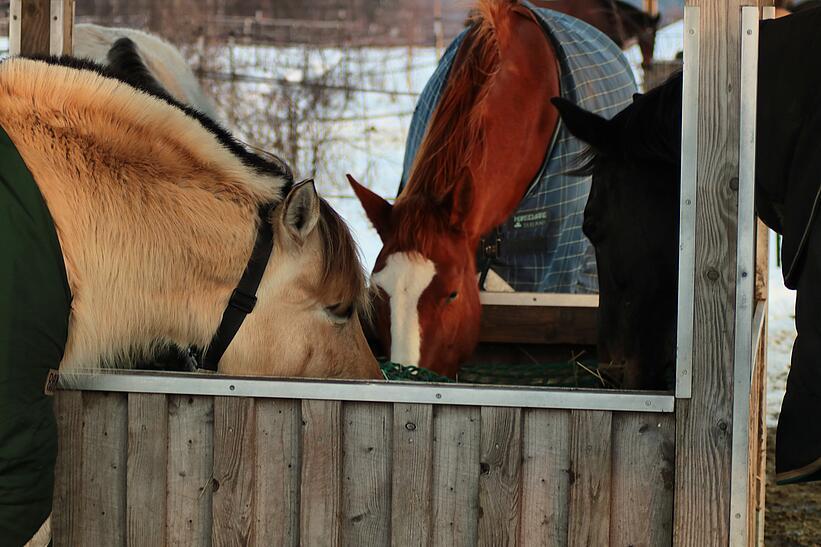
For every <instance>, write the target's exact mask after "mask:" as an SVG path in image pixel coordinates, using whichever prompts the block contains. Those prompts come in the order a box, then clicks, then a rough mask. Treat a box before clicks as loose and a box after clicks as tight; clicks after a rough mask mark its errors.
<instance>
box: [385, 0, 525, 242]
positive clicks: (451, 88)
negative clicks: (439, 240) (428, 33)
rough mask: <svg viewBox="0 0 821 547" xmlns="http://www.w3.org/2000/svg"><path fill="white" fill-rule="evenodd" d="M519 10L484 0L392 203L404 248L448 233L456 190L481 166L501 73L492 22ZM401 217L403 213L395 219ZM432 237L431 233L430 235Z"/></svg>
mask: <svg viewBox="0 0 821 547" xmlns="http://www.w3.org/2000/svg"><path fill="white" fill-rule="evenodd" d="M516 6H517V3H516V2H515V1H511V0H483V1H482V2H480V5H479V7H478V15H477V17H476V18H475V20H474V21H475V22H474V25H473V27H472V28H471V30H470V31H468V34H467V36H465V39H464V41H463V42H462V43H461V44H460V46H459V52H458V54H457V56H456V59H455V61H454V65H453V68H452V69H451V73H450V76H449V77H448V81H447V84H446V86H445V89H444V91H443V93H442V97H441V99H440V100H439V103H438V104H437V106H436V108H435V110H434V112H433V114H432V116H431V119H430V122H429V124H428V128H427V132H426V133H425V137H424V138H423V140H422V143H421V145H420V147H419V152H418V153H417V155H416V159H415V161H414V163H413V167H412V168H411V171H410V174H409V176H408V183H407V186H406V188H405V189H404V191H403V192H402V194H401V195H400V196H399V198H398V200H397V201H396V206H395V210H394V211H395V213H397V217H399V218H400V219H401V220H400V221H399V226H398V228H399V229H398V230H397V234H396V235H397V238H398V240H399V241H398V243H399V244H400V245H401V246H403V247H416V248H419V247H420V246H421V247H422V248H424V247H425V243H426V242H425V241H424V238H423V239H422V240H420V236H423V235H424V234H429V233H431V231H432V230H431V227H432V226H433V227H435V228H436V229H438V230H437V231H440V230H442V229H447V222H446V220H447V217H446V216H444V217H443V212H444V211H448V210H450V205H451V202H452V200H453V199H454V194H455V192H456V190H457V189H461V188H464V187H465V186H464V185H472V184H473V177H472V173H471V168H470V166H471V164H474V163H476V162H477V161H478V162H481V161H484V159H485V157H484V152H485V146H484V143H485V125H486V124H485V115H486V113H487V109H486V108H485V100H486V98H487V96H488V90H489V89H490V88H491V86H492V85H493V82H494V77H495V76H496V74H497V73H498V71H499V66H500V55H499V50H500V48H499V38H500V36H499V31H500V29H498V28H497V27H495V26H494V24H493V21H498V20H500V19H501V18H503V17H505V16H506V15H507V13H505V12H506V11H511V10H513V9H514V8H515V7H516ZM400 212H401V214H399V213H400ZM431 235H432V234H431Z"/></svg>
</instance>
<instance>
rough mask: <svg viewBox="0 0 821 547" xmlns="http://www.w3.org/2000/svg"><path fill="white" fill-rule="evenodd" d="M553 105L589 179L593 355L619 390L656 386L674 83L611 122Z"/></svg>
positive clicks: (672, 235)
mask: <svg viewBox="0 0 821 547" xmlns="http://www.w3.org/2000/svg"><path fill="white" fill-rule="evenodd" d="M676 82H677V87H676ZM553 102H554V104H555V105H556V106H557V108H558V109H559V112H560V114H561V117H562V120H563V122H564V123H565V124H566V126H567V128H568V130H569V131H570V132H571V133H572V134H573V135H575V136H576V137H578V138H579V139H581V140H582V141H585V142H586V143H588V144H589V145H590V154H589V156H588V159H589V161H588V163H587V164H586V165H585V166H584V167H582V168H580V169H579V173H580V174H592V178H593V181H592V186H591V190H590V195H589V197H588V201H587V205H586V207H585V210H584V225H583V230H584V233H585V235H586V236H587V237H588V239H589V240H590V241H591V243H592V244H593V246H594V247H595V250H596V263H597V267H598V272H599V292H600V294H599V324H598V336H599V357H600V359H604V360H612V361H613V362H614V363H615V364H618V365H621V366H623V367H624V371H625V377H624V386H625V387H628V388H653V389H660V388H663V387H665V377H664V374H665V369H666V368H668V367H670V366H672V365H673V363H674V362H675V333H676V309H677V306H676V303H677V280H678V245H677V243H678V227H679V223H678V219H679V204H678V199H679V180H680V179H679V177H680V150H681V141H680V138H681V80H680V78H679V79H678V80H676V81H671V82H669V83H668V84H665V85H663V86H661V87H659V88H657V89H655V90H653V91H651V92H650V93H648V94H647V95H645V96H636V98H635V99H634V102H633V104H632V105H631V106H629V107H627V108H626V109H625V110H623V111H622V112H620V113H619V114H618V115H616V116H615V117H614V118H613V119H612V120H606V119H604V118H602V117H600V116H598V115H596V114H593V113H590V112H587V111H585V110H583V109H581V108H579V107H577V106H575V105H573V104H572V103H569V102H567V101H565V100H563V99H554V100H553Z"/></svg>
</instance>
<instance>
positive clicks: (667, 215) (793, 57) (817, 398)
mask: <svg viewBox="0 0 821 547" xmlns="http://www.w3.org/2000/svg"><path fill="white" fill-rule="evenodd" d="M819 28H821V8H815V9H806V10H801V11H799V12H797V13H795V14H793V15H790V16H789V17H783V18H779V19H776V20H772V21H762V22H761V24H760V40H759V51H758V53H759V62H758V103H757V109H756V124H757V133H758V135H759V138H758V141H757V145H758V149H757V151H756V166H755V167H756V181H755V197H756V200H755V201H756V212H757V213H758V215H759V217H761V219H762V220H763V221H764V222H766V223H767V224H768V225H769V226H770V227H771V228H772V229H773V230H775V231H777V232H779V233H782V234H783V236H784V244H783V247H782V252H781V255H782V259H783V260H782V262H783V264H784V280H785V284H786V285H787V286H788V287H789V288H792V289H797V295H796V328H797V331H798V338H797V339H796V342H795V346H794V347H793V354H792V361H791V368H790V374H789V378H788V381H787V393H786V396H785V398H784V403H783V406H782V408H781V414H780V417H779V425H778V438H777V442H776V472H777V477H776V478H777V480H778V481H781V482H791V481H802V480H821V423H820V422H819V421H818V420H817V419H814V418H813V416H817V415H818V413H819V410H821V408H820V407H821V367H819V366H818V356H819V355H821V320H820V319H819V318H820V317H821V315H820V314H819V312H818V310H819V308H820V307H821V291H820V290H819V284H818V280H819V278H821V220H819V218H818V216H819V210H821V144H819V143H820V142H821V141H819V139H818V135H819V134H821V101H819V92H820V91H821V62H819V60H818V57H817V56H814V55H811V54H808V52H816V51H818V50H819V49H821V34H819V32H818V29H819ZM557 105H558V106H559V108H560V111H561V113H562V119H563V120H564V122H565V123H566V124H567V126H568V128H569V129H570V130H571V131H572V132H573V133H574V134H575V135H577V136H578V137H579V138H580V139H582V140H584V141H585V142H587V143H589V144H590V146H591V152H592V154H591V156H590V160H591V161H590V162H589V164H588V166H587V169H586V171H587V172H590V173H592V174H593V188H592V190H591V192H590V199H589V201H588V204H587V208H586V209H585V220H584V228H585V233H587V234H588V237H589V238H590V240H591V241H592V242H593V244H594V246H595V248H596V258H597V264H598V268H599V272H600V279H601V280H602V283H601V285H600V291H601V294H600V300H599V318H600V323H599V337H600V345H601V346H604V347H605V349H606V351H607V353H609V354H610V356H611V357H612V358H614V359H616V360H618V361H620V362H623V364H624V365H625V366H626V373H627V380H628V386H629V387H644V388H663V387H666V382H665V381H664V380H665V369H668V370H669V369H671V368H672V367H673V365H674V363H675V356H676V354H675V336H676V310H677V306H676V304H677V277H678V276H677V273H678V255H679V253H678V236H679V230H678V221H679V193H680V161H681V123H682V122H681V108H682V76H681V74H679V75H677V76H676V77H674V78H672V79H671V80H669V81H668V82H667V83H666V84H664V85H662V86H661V87H659V88H657V89H655V90H653V91H651V92H649V93H648V94H647V95H645V96H640V97H637V98H636V100H635V102H634V103H633V104H632V105H631V106H630V107H628V108H627V109H625V110H624V111H623V112H621V113H619V114H618V115H617V116H616V117H615V118H613V119H612V120H605V119H602V118H600V117H599V116H596V115H594V114H592V113H589V112H586V111H585V110H584V109H580V108H579V107H577V106H575V105H572V104H569V103H567V102H565V101H561V100H559V101H557ZM783 105H789V107H788V108H784V107H783ZM719 152H720V151H719ZM731 165H732V163H730V164H727V166H726V174H727V176H728V177H729V176H730V171H731ZM708 190H709V191H710V192H722V193H723V192H725V189H724V188H723V187H720V186H719V182H718V181H715V187H713V188H709V189H708ZM699 191H701V189H699ZM726 191H727V193H728V194H727V195H728V196H729V195H730V193H731V192H730V190H729V187H728V189H727V190H726ZM728 199H730V198H729V197H728ZM709 232H710V230H708V229H705V233H706V234H707V235H706V236H703V237H702V239H704V238H705V237H706V238H707V239H710V241H709V243H710V244H711V245H716V247H715V248H710V249H708V251H709V252H710V253H712V254H711V256H713V257H715V256H716V253H720V252H726V248H722V247H720V246H719V244H718V243H717V241H718V238H717V237H715V234H713V236H711V235H710V233H709ZM702 243H704V242H703V241H702V242H699V243H698V244H702ZM733 249H734V243H732V244H731V246H730V252H734V250H733ZM711 274H715V275H709V276H708V277H709V278H710V280H711V281H713V282H714V283H715V284H716V285H718V284H723V285H724V286H725V288H726V285H727V284H728V283H731V282H732V281H731V279H732V278H731V279H724V278H722V277H721V274H720V273H719V272H717V271H715V270H713V271H712V272H711ZM716 298H717V299H722V298H723V297H722V296H716ZM717 302H719V300H716V299H714V301H713V303H712V304H711V305H713V304H715V305H717ZM714 327H715V328H716V329H732V328H733V326H732V324H729V325H728V324H720V325H715V326H714Z"/></svg>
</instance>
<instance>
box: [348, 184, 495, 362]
mask: <svg viewBox="0 0 821 547" xmlns="http://www.w3.org/2000/svg"><path fill="white" fill-rule="evenodd" d="M348 179H349V181H350V184H351V186H352V187H353V189H354V192H355V193H356V196H357V197H358V198H359V201H360V202H361V203H362V206H363V208H364V209H365V213H366V214H367V216H368V218H369V220H370V221H371V223H372V224H373V226H374V228H376V231H377V233H378V234H379V237H380V238H381V240H382V243H383V247H382V251H381V252H380V253H379V256H378V257H377V259H376V264H375V266H374V269H373V274H372V276H371V291H372V292H373V293H374V302H373V306H374V317H375V325H374V327H375V334H376V335H377V337H378V339H379V341H380V342H381V344H382V346H383V348H384V349H386V350H387V349H388V348H389V349H390V359H391V361H393V362H396V363H401V364H404V365H413V366H421V367H424V368H428V369H432V370H436V371H437V372H439V373H441V374H445V375H448V376H455V374H456V372H457V371H458V366H459V364H460V363H462V362H463V361H464V360H466V359H467V358H468V357H469V356H470V354H471V353H472V352H473V349H474V348H475V346H476V343H477V340H478V336H479V316H480V304H479V288H478V284H477V282H476V259H475V250H476V244H477V241H478V237H479V235H478V234H475V233H471V232H470V231H469V230H466V229H465V224H464V222H463V220H464V217H463V215H464V214H465V211H466V209H465V208H466V206H467V202H468V200H469V199H470V198H469V192H468V191H464V192H461V193H457V194H456V196H458V197H454V198H452V199H451V200H448V202H446V203H438V204H432V203H428V202H422V201H423V200H421V199H419V198H411V199H407V200H399V201H398V202H397V203H396V204H395V205H391V204H390V203H388V202H387V201H385V200H384V199H382V198H381V197H380V196H378V195H376V194H374V193H373V192H371V191H370V190H368V189H367V188H365V187H364V186H362V185H360V184H359V183H358V182H357V181H356V180H354V179H353V177H351V176H350V175H349V176H348ZM423 338H425V343H424V344H422V339H423Z"/></svg>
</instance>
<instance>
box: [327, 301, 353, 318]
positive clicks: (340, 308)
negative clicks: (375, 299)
mask: <svg viewBox="0 0 821 547" xmlns="http://www.w3.org/2000/svg"><path fill="white" fill-rule="evenodd" d="M325 311H326V312H327V313H328V315H330V316H331V319H332V320H334V321H335V322H338V323H344V322H345V321H347V320H348V319H350V318H351V316H352V315H353V305H352V304H347V305H345V304H342V303H341V302H338V303H336V304H333V305H331V306H326V307H325Z"/></svg>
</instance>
